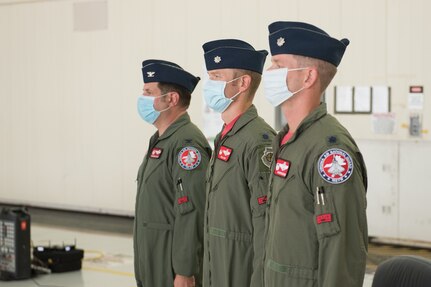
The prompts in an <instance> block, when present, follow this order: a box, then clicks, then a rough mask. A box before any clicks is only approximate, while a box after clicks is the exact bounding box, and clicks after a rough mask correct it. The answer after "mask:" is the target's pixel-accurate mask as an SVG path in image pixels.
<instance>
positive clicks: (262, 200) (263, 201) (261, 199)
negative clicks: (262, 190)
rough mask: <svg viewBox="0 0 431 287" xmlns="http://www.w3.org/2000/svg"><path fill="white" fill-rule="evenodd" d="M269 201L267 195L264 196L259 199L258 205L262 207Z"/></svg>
mask: <svg viewBox="0 0 431 287" xmlns="http://www.w3.org/2000/svg"><path fill="white" fill-rule="evenodd" d="M267 200H268V197H267V196H266V195H264V196H261V197H258V198H257V203H258V204H259V205H262V204H265V203H266V201H267Z"/></svg>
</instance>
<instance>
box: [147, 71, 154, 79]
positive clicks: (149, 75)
mask: <svg viewBox="0 0 431 287" xmlns="http://www.w3.org/2000/svg"><path fill="white" fill-rule="evenodd" d="M155 73H156V72H147V77H148V78H154V74H155Z"/></svg>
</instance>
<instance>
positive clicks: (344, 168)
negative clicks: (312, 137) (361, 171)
mask: <svg viewBox="0 0 431 287" xmlns="http://www.w3.org/2000/svg"><path fill="white" fill-rule="evenodd" d="M317 169H318V170H319V174H320V176H321V177H322V178H323V179H324V180H325V181H326V182H329V183H332V184H339V183H343V182H345V181H346V180H348V179H349V177H350V176H351V175H352V173H353V160H352V158H351V157H350V155H349V154H348V153H347V152H345V151H344V150H342V149H338V148H332V149H328V150H327V151H325V152H324V153H323V154H322V155H321V156H320V158H319V161H318V163H317Z"/></svg>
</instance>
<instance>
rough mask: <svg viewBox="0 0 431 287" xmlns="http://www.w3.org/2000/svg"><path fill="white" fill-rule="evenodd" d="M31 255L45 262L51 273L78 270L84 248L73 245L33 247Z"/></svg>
mask: <svg viewBox="0 0 431 287" xmlns="http://www.w3.org/2000/svg"><path fill="white" fill-rule="evenodd" d="M33 257H34V258H37V259H38V260H40V261H41V262H43V263H44V264H45V266H46V267H48V268H49V269H50V270H51V271H52V272H53V273H61V272H68V271H75V270H80V269H81V267H82V258H84V250H82V249H76V248H75V246H73V245H72V246H64V247H58V246H54V247H44V246H37V247H34V248H33Z"/></svg>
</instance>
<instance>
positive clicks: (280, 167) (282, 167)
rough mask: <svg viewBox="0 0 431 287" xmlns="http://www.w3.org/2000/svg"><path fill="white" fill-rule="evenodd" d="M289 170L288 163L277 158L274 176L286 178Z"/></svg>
mask: <svg viewBox="0 0 431 287" xmlns="http://www.w3.org/2000/svg"><path fill="white" fill-rule="evenodd" d="M289 168H290V161H288V160H284V159H281V158H278V159H277V162H276V164H275V169H274V174H275V175H277V176H280V177H283V178H286V177H287V174H288V173H289Z"/></svg>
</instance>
